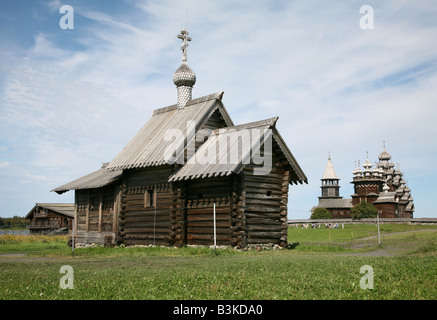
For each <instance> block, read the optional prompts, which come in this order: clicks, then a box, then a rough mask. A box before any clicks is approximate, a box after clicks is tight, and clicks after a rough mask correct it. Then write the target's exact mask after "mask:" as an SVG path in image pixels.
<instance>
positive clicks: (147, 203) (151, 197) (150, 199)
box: [144, 189, 156, 208]
mask: <svg viewBox="0 0 437 320" xmlns="http://www.w3.org/2000/svg"><path fill="white" fill-rule="evenodd" d="M144 198H145V199H144V207H146V208H147V207H154V206H155V202H156V193H155V189H149V190H146V193H145V194H144Z"/></svg>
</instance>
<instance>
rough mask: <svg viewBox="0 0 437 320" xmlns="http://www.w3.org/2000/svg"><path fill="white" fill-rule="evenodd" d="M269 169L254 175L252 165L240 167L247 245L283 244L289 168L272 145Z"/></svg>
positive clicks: (277, 147) (284, 242)
mask: <svg viewBox="0 0 437 320" xmlns="http://www.w3.org/2000/svg"><path fill="white" fill-rule="evenodd" d="M271 156H272V169H271V172H270V173H269V174H267V175H254V174H253V168H254V166H253V165H248V166H246V167H245V169H244V170H243V176H244V190H245V192H244V206H243V207H242V208H244V217H245V230H246V241H247V244H263V243H274V244H279V245H281V246H285V245H286V244H287V202H288V188H289V182H290V169H291V168H290V167H289V165H288V162H287V161H286V159H285V158H284V157H283V154H282V152H281V151H280V149H279V146H278V145H277V144H276V143H275V142H274V143H273V146H272V155H271Z"/></svg>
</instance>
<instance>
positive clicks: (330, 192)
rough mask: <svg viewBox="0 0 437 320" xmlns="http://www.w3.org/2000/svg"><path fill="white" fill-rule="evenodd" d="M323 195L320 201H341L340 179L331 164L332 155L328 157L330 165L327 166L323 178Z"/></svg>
mask: <svg viewBox="0 0 437 320" xmlns="http://www.w3.org/2000/svg"><path fill="white" fill-rule="evenodd" d="M321 180H322V185H321V187H320V188H321V189H322V195H321V196H320V197H319V199H341V198H342V197H340V184H339V182H340V179H339V178H338V176H337V173H336V172H335V170H334V166H333V165H332V162H331V155H330V154H329V156H328V163H327V164H326V168H325V172H324V173H323V177H322V179H321Z"/></svg>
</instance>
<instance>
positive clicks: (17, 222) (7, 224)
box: [0, 216, 29, 229]
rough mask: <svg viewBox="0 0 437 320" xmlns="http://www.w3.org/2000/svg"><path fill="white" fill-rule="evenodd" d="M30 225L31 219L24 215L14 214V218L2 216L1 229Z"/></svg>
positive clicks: (0, 218)
mask: <svg viewBox="0 0 437 320" xmlns="http://www.w3.org/2000/svg"><path fill="white" fill-rule="evenodd" d="M28 225H29V220H26V219H24V218H23V217H19V216H13V217H12V218H2V217H0V229H12V228H26V227H27V226H28Z"/></svg>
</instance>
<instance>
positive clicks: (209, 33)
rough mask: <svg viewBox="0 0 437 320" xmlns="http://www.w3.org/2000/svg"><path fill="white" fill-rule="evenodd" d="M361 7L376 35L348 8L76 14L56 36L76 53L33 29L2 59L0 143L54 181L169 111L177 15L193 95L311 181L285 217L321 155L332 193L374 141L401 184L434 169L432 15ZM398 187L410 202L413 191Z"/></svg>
mask: <svg viewBox="0 0 437 320" xmlns="http://www.w3.org/2000/svg"><path fill="white" fill-rule="evenodd" d="M370 4H371V5H373V6H374V8H375V29H374V30H367V31H364V30H361V29H360V28H359V19H360V14H359V8H360V6H361V5H362V3H360V2H359V1H352V2H347V3H342V4H341V5H340V4H332V3H330V4H329V5H328V4H325V3H324V2H320V1H294V2H291V1H290V2H289V1H285V2H276V1H275V2H271V1H243V2H238V3H236V2H235V1H220V2H218V1H196V0H193V1H183V2H177V3H176V2H174V1H168V0H167V1H142V2H135V4H134V6H133V7H132V8H131V11H130V12H129V10H128V9H126V10H127V12H125V13H123V14H121V13H118V12H112V13H109V12H103V11H99V7H98V6H94V7H93V9H90V7H88V6H87V5H86V4H84V5H82V6H81V7H75V14H77V15H79V16H80V17H81V18H83V19H86V23H84V24H83V25H80V21H81V20H80V19H76V20H75V32H77V33H76V36H74V37H71V38H69V39H71V41H75V42H76V43H77V44H78V47H77V48H75V46H74V45H69V46H63V42H62V41H61V40H62V39H61V40H59V35H58V34H57V33H56V32H60V31H59V30H57V29H58V26H55V28H57V29H56V32H55V31H53V32H49V31H47V30H45V31H41V32H37V33H36V36H35V43H34V45H33V47H32V48H31V49H30V50H28V51H27V53H26V55H25V56H24V57H14V59H12V58H11V59H9V60H8V61H12V62H13V66H9V67H7V68H6V72H5V73H3V74H2V77H3V78H4V79H5V81H3V85H2V87H1V88H2V90H1V92H2V94H1V97H0V123H1V126H0V134H1V137H2V139H5V140H10V139H12V137H14V138H13V139H14V141H19V142H22V143H23V145H24V146H25V148H27V149H28V150H29V152H30V153H31V156H30V157H28V160H23V161H24V162H26V165H31V166H32V170H31V171H29V172H32V175H35V176H38V175H40V174H39V173H36V172H39V171H38V170H41V172H42V173H41V176H45V177H48V176H49V175H48V173H49V172H54V174H53V177H50V181H54V182H53V183H56V182H55V181H58V183H59V184H62V183H65V182H68V180H69V179H75V178H77V177H78V176H77V175H79V174H80V175H81V174H85V173H87V172H90V171H92V170H95V169H97V168H98V166H99V165H100V163H101V162H104V161H110V160H111V159H112V158H113V157H114V156H115V155H116V154H117V153H118V152H119V151H120V150H121V149H122V147H123V146H124V145H125V144H126V143H127V142H128V140H129V139H130V138H131V137H132V136H133V135H134V134H135V133H136V131H137V130H138V129H139V128H140V127H141V126H142V125H143V124H144V123H145V122H146V121H147V120H148V119H149V117H150V115H151V111H152V110H153V109H155V108H159V107H163V106H166V105H169V104H173V103H175V102H176V89H175V88H174V85H173V83H172V75H173V72H174V71H175V70H176V68H177V67H178V65H179V63H180V59H181V54H180V51H179V46H180V40H178V39H177V38H176V35H177V33H178V32H179V31H180V29H182V28H184V27H185V25H186V16H185V13H186V8H188V29H189V32H190V36H192V38H193V41H192V42H191V43H190V47H189V49H188V60H189V63H190V66H191V67H192V69H193V70H194V72H195V73H196V75H197V79H198V81H197V83H196V85H195V87H194V90H193V94H194V96H195V97H197V96H202V95H206V94H210V93H213V92H217V91H222V90H224V91H225V95H224V104H225V106H226V108H227V109H228V111H229V113H230V115H231V117H232V118H233V119H234V122H236V123H243V122H247V121H254V120H259V119H263V118H268V117H271V116H276V115H278V116H279V117H280V119H279V121H278V124H277V126H278V128H279V130H280V132H281V134H282V136H283V137H284V139H285V140H286V142H287V143H288V144H289V146H290V149H291V150H292V152H293V153H294V155H295V156H296V158H297V160H298V162H299V163H300V164H301V166H302V168H303V169H304V171H305V173H306V174H307V176H308V178H309V179H310V185H309V186H298V187H294V188H293V190H292V192H291V197H292V198H291V199H290V206H289V209H290V213H292V212H293V211H292V210H300V211H305V210H309V209H310V208H311V206H312V205H314V204H316V202H317V196H319V181H320V180H319V179H320V177H321V175H322V174H323V169H324V166H325V164H326V159H327V153H328V151H331V153H332V155H333V162H334V166H335V168H336V170H337V172H338V174H339V176H340V177H341V179H342V184H343V188H342V194H343V196H344V197H349V195H350V193H351V187H350V185H349V180H350V178H351V171H352V170H353V164H354V161H355V160H358V159H361V160H363V158H364V157H365V152H366V151H369V154H370V155H371V158H372V159H373V161H374V160H376V157H377V155H378V153H379V152H380V151H381V149H382V140H386V141H387V146H388V150H389V152H390V153H391V154H392V155H393V158H394V161H398V162H400V163H401V165H402V163H404V166H405V171H406V173H405V174H406V176H410V175H411V176H415V177H416V176H417V177H419V176H424V175H425V173H426V172H429V170H434V169H433V168H432V164H433V163H435V161H436V160H437V159H436V155H435V154H434V153H433V152H432V148H430V147H429V146H433V145H436V142H437V141H436V137H437V134H436V133H437V132H436V129H434V128H435V126H434V124H433V119H436V117H437V111H436V110H435V105H436V98H435V93H434V92H435V87H436V84H437V76H436V70H435V64H436V61H437V54H436V53H437V44H436V42H435V41H432V40H431V39H437V27H436V22H435V19H431V18H432V17H435V14H436V8H435V7H434V6H432V5H431V3H430V2H418V3H416V2H415V3H412V2H408V1H403V2H400V1H385V2H384V3H379V2H375V3H374V4H372V3H370ZM51 8H57V9H59V1H52V2H51ZM128 13H130V14H128ZM82 21H83V20H82ZM81 30H82V31H81ZM64 35H65V33H64ZM64 41H65V40H64ZM400 79H402V81H400ZM7 152H9V153H10V152H11V150H7ZM7 152H6V153H7ZM22 152H24V151H22ZM5 159H6V161H11V162H12V160H9V158H5ZM372 159H371V160H372ZM0 166H1V165H0ZM50 170H51V171H50ZM434 172H435V171H434ZM51 179H53V180H51ZM416 181H417V180H416ZM421 183H423V184H430V182H429V181H428V180H426V178H424V180H423V181H422V182H421ZM55 186H56V185H54V186H53V187H55ZM410 187H411V189H412V193H413V196H414V190H415V188H414V187H416V188H418V187H419V186H410ZM290 216H295V215H292V214H290ZM303 216H304V217H306V216H305V215H303Z"/></svg>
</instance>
